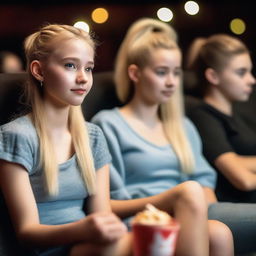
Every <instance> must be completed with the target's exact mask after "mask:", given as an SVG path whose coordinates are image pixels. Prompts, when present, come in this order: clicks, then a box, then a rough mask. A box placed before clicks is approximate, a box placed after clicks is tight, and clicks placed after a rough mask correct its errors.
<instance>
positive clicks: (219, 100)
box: [204, 91, 233, 116]
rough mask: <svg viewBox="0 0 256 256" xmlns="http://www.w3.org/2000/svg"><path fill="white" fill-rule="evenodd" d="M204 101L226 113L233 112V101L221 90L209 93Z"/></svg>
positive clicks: (230, 113)
mask: <svg viewBox="0 0 256 256" xmlns="http://www.w3.org/2000/svg"><path fill="white" fill-rule="evenodd" d="M204 101H205V102H206V103H208V104H209V105H211V106H213V107H214V108H216V109H217V110H219V111H220V112H222V113H224V114H226V115H229V116H231V115H232V114H233V109H232V103H231V102H230V100H229V99H227V98H226V97H225V96H224V95H223V94H222V93H220V92H219V91H212V92H210V93H208V94H207V95H206V96H205V97H204Z"/></svg>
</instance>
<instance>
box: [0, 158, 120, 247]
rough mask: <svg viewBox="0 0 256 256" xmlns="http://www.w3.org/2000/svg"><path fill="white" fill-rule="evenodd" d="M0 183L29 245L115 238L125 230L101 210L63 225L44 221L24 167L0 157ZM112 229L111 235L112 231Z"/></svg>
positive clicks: (19, 231)
mask: <svg viewBox="0 0 256 256" xmlns="http://www.w3.org/2000/svg"><path fill="white" fill-rule="evenodd" d="M0 170H1V171H0V185H1V190H2V192H3V195H4V197H5V200H6V204H7V207H8V210H9V213H10V216H11V219H12V222H13V225H14V228H15V231H16V233H17V236H18V238H19V239H20V241H21V242H22V243H24V244H25V245H27V246H33V247H41V246H43V247H45V246H56V245H64V244H72V243H77V242H83V241H85V242H86V241H88V242H96V241H98V242H102V241H104V242H112V241H115V240H116V239H118V238H119V237H120V236H121V234H122V233H124V230H122V226H121V228H120V221H119V219H118V218H117V217H116V216H115V215H114V214H111V213H108V212H99V213H95V214H92V215H89V216H88V217H86V218H84V219H81V220H79V221H76V222H73V223H69V224H63V225H42V224H40V222H39V215H38V210H37V205H36V201H35V198H34V195H33V191H32V188H31V185H30V181H29V175H28V172H27V171H26V169H25V168H24V167H22V166H21V165H18V164H14V163H10V162H7V161H3V160H1V161H0ZM108 232H110V235H109V233H108Z"/></svg>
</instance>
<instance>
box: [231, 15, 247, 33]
mask: <svg viewBox="0 0 256 256" xmlns="http://www.w3.org/2000/svg"><path fill="white" fill-rule="evenodd" d="M230 30H231V31H232V32H233V33H234V34H236V35H241V34H243V33H244V32H245V30H246V25H245V22H244V21H243V20H241V19H239V18H236V19H233V20H232V21H231V22H230Z"/></svg>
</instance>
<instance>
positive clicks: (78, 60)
mask: <svg viewBox="0 0 256 256" xmlns="http://www.w3.org/2000/svg"><path fill="white" fill-rule="evenodd" d="M62 60H73V61H76V62H80V59H79V58H75V57H66V58H63V59H62ZM87 64H90V65H94V61H88V62H87Z"/></svg>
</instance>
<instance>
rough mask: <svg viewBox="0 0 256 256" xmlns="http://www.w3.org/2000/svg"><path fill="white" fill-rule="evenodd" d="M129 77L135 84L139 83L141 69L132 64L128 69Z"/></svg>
mask: <svg viewBox="0 0 256 256" xmlns="http://www.w3.org/2000/svg"><path fill="white" fill-rule="evenodd" d="M128 76H129V78H130V79H131V80H132V81H133V82H134V83H137V82H138V80H139V67H138V66H137V65H135V64H131V65H130V66H129V67H128Z"/></svg>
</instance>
